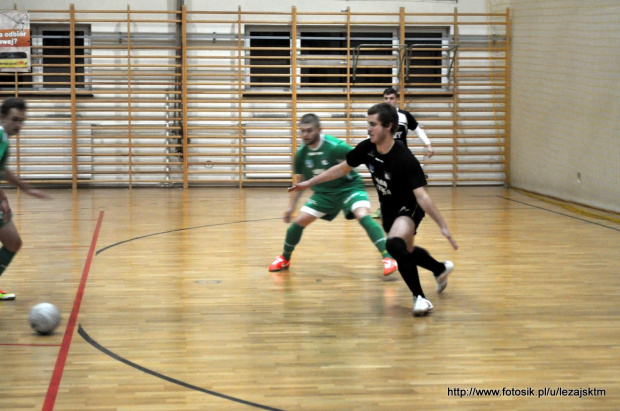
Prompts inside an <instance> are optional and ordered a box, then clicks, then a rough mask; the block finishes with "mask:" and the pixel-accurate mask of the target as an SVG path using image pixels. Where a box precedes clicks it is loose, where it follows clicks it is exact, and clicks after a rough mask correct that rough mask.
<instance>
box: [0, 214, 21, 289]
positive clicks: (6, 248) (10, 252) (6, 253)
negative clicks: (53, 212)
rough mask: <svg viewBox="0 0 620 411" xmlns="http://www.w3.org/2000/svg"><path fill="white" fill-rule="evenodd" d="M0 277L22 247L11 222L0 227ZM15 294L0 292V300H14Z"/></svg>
mask: <svg viewBox="0 0 620 411" xmlns="http://www.w3.org/2000/svg"><path fill="white" fill-rule="evenodd" d="M0 243H2V247H1V248H0V275H2V273H3V272H4V270H6V268H7V267H8V265H9V264H10V263H11V260H13V257H14V256H15V254H16V253H17V251H19V249H20V248H21V246H22V239H21V238H20V236H19V233H18V232H17V228H16V227H15V224H13V222H12V221H10V220H9V221H8V222H6V223H4V225H3V226H2V227H0ZM14 299H15V294H12V293H7V292H4V291H0V300H14Z"/></svg>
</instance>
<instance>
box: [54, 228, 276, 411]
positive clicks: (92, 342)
mask: <svg viewBox="0 0 620 411" xmlns="http://www.w3.org/2000/svg"><path fill="white" fill-rule="evenodd" d="M280 219H281V217H272V218H262V219H256V220H242V221H229V222H226V223H217V224H203V225H199V226H194V227H186V228H177V229H174V230H168V231H161V232H158V233H153V234H146V235H142V236H139V237H134V238H130V239H128V240H123V241H119V242H118V243H114V244H111V245H109V246H107V247H104V248H102V249H100V250H99V251H97V252H96V253H95V255H99V254H100V253H102V252H104V251H106V250H109V249H110V248H113V247H116V246H119V245H121V244H125V243H129V242H131V241H135V240H141V239H143V238H148V237H154V236H156V235H162V234H170V233H176V232H180V231H187V230H195V229H198V228H210V227H217V226H223V225H232V224H245V223H253V222H258V221H271V220H280ZM78 334H80V336H81V337H82V338H83V339H84V340H85V341H86V342H88V343H89V344H90V345H92V346H93V347H95V348H96V349H98V350H99V351H101V352H102V353H104V354H106V355H108V356H109V357H111V358H112V359H115V360H117V361H119V362H122V363H123V364H126V365H129V366H130V367H133V368H135V369H137V370H139V371H142V372H144V373H147V374H149V375H152V376H154V377H157V378H160V379H162V380H164V381H168V382H170V383H172V384H177V385H180V386H181V387H185V388H188V389H191V390H195V391H199V392H202V393H205V394H209V395H213V396H215V397H219V398H223V399H226V400H230V401H233V402H238V403H240V404H244V405H249V406H251V407H255V408H261V409H264V410H274V411H281V410H280V409H279V408H273V407H269V406H267V405H261V404H257V403H254V402H251V401H246V400H242V399H240V398H236V397H231V396H229V395H226V394H222V393H219V392H216V391H211V390H207V389H206V388H202V387H198V386H196V385H192V384H188V383H186V382H183V381H180V380H177V379H175V378H172V377H168V376H167V375H164V374H160V373H158V372H156V371H153V370H150V369H148V368H145V367H143V366H141V365H138V364H136V363H134V362H132V361H129V360H127V359H125V358H123V357H121V356H119V355H117V354H115V353H113V352H112V351H110V350H108V349H107V348H105V347H104V346H102V345H101V344H99V343H98V342H97V341H95V340H94V339H93V338H92V337H90V335H88V333H87V332H86V331H84V329H83V328H82V325H81V324H80V325H79V326H78ZM44 410H45V408H44ZM50 410H51V409H50Z"/></svg>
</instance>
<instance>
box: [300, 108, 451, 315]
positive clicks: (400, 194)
mask: <svg viewBox="0 0 620 411" xmlns="http://www.w3.org/2000/svg"><path fill="white" fill-rule="evenodd" d="M397 126H398V113H397V112H396V109H395V108H394V107H392V106H391V105H390V104H387V103H381V104H376V105H374V106H372V107H371V108H370V109H369V110H368V135H369V137H370V138H369V139H366V140H364V141H362V142H361V143H359V144H358V145H357V146H356V147H355V148H354V149H353V150H352V151H350V152H349V153H348V154H347V158H346V160H345V161H343V162H342V163H340V164H338V165H335V166H333V167H331V168H330V169H328V170H326V171H324V172H323V173H321V174H319V175H317V176H315V177H313V178H311V179H309V180H306V181H304V182H301V183H298V184H295V185H294V186H292V187H291V188H289V191H299V190H304V189H306V188H309V187H312V186H314V185H316V184H320V183H323V182H325V181H330V180H333V179H335V178H338V177H341V176H343V175H346V174H347V173H349V172H350V171H351V170H353V169H354V168H355V167H358V166H359V165H361V164H366V166H367V167H368V169H369V170H370V173H371V174H372V180H373V183H374V185H375V188H376V189H377V193H378V194H379V202H380V203H381V209H382V210H383V228H384V229H385V231H386V232H387V233H388V239H387V242H386V246H387V250H388V252H389V253H390V254H391V255H392V257H394V258H395V259H396V261H397V262H398V269H399V271H400V273H401V275H402V277H403V279H404V280H405V283H407V286H408V287H409V289H410V290H411V292H412V293H413V314H414V315H415V316H420V315H426V314H428V313H429V312H430V311H431V310H432V309H433V304H432V303H431V302H430V301H429V300H427V299H426V296H425V295H424V291H423V290H422V285H421V284H420V278H419V275H418V268H417V265H419V266H421V267H424V268H427V269H429V270H430V271H432V272H433V274H434V276H435V280H436V281H437V292H438V293H440V292H442V291H443V290H444V289H445V288H446V286H447V285H448V275H449V274H450V273H451V272H452V270H453V269H454V264H452V262H450V261H446V262H444V263H440V262H439V261H437V260H435V259H434V258H433V257H431V255H430V254H429V253H428V252H427V251H426V250H425V249H423V248H421V247H414V237H415V233H416V228H417V227H418V226H419V224H420V222H421V221H422V219H423V218H424V215H425V213H428V214H429V215H430V216H431V218H432V219H433V220H435V222H436V223H437V225H438V226H439V228H440V229H441V232H442V234H443V235H444V236H445V237H446V238H447V239H448V240H449V241H450V244H452V247H454V249H455V250H456V249H457V248H458V246H457V244H456V241H455V240H454V239H453V238H452V234H451V233H450V230H449V229H448V226H447V225H446V222H445V221H444V219H443V217H442V216H441V213H440V212H439V210H438V209H437V207H436V206H435V203H434V202H433V200H432V199H431V197H430V196H429V195H428V193H427V192H426V190H425V189H424V186H425V185H426V178H425V176H424V172H423V171H422V167H421V166H420V163H419V162H418V160H417V159H416V158H415V157H414V155H413V154H412V153H411V151H410V150H409V149H408V148H407V147H406V146H405V145H404V144H400V143H398V144H397V143H396V142H395V141H394V133H395V131H396V128H397Z"/></svg>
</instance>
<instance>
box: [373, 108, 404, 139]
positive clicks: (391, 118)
mask: <svg viewBox="0 0 620 411" xmlns="http://www.w3.org/2000/svg"><path fill="white" fill-rule="evenodd" d="M373 114H378V116H377V119H378V120H379V121H380V122H381V126H383V127H385V128H388V125H389V124H390V123H392V128H391V130H390V131H391V133H392V135H394V133H396V129H397V128H398V111H396V108H395V107H394V106H392V105H391V104H388V103H379V104H375V105H374V106H372V107H370V108H369V109H368V115H369V116H372V115H373Z"/></svg>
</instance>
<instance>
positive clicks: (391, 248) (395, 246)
mask: <svg viewBox="0 0 620 411" xmlns="http://www.w3.org/2000/svg"><path fill="white" fill-rule="evenodd" d="M385 249H386V250H387V252H388V253H390V255H391V256H392V257H394V258H395V259H396V260H398V259H399V258H402V257H405V256H407V254H409V252H408V251H407V243H406V242H405V240H403V239H402V238H400V237H390V238H388V239H387V240H386V241H385Z"/></svg>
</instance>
